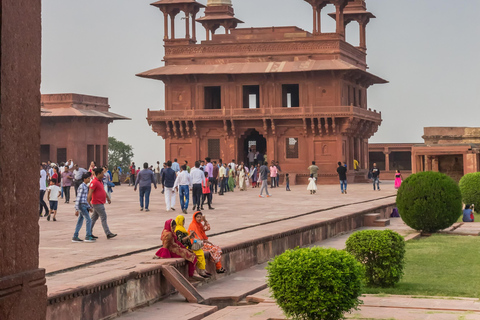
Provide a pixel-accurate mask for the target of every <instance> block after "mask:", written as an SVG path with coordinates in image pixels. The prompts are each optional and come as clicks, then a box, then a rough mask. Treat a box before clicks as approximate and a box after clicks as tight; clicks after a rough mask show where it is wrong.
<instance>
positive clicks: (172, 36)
mask: <svg viewBox="0 0 480 320" xmlns="http://www.w3.org/2000/svg"><path fill="white" fill-rule="evenodd" d="M175 16H176V14H173V13H170V29H171V30H170V32H171V35H170V39H175Z"/></svg>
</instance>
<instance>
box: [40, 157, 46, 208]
mask: <svg viewBox="0 0 480 320" xmlns="http://www.w3.org/2000/svg"><path fill="white" fill-rule="evenodd" d="M46 191H47V172H46V171H45V170H44V169H43V166H42V164H40V212H39V215H40V217H41V216H42V212H43V209H44V208H45V216H48V206H47V203H46V202H45V200H43V198H44V197H45V192H46Z"/></svg>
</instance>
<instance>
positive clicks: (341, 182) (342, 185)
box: [340, 180, 347, 192]
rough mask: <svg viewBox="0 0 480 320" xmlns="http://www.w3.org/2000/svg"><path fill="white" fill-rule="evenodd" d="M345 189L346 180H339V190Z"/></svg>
mask: <svg viewBox="0 0 480 320" xmlns="http://www.w3.org/2000/svg"><path fill="white" fill-rule="evenodd" d="M344 189H345V191H347V180H340V190H342V192H343V190H344Z"/></svg>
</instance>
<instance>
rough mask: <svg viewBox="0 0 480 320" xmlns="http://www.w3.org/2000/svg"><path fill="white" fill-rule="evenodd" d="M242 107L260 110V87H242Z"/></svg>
mask: <svg viewBox="0 0 480 320" xmlns="http://www.w3.org/2000/svg"><path fill="white" fill-rule="evenodd" d="M243 107H244V108H248V109H257V108H260V86H243Z"/></svg>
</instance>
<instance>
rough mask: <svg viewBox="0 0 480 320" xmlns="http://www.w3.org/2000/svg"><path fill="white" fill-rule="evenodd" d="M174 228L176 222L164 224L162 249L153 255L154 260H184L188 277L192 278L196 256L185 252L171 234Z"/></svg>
mask: <svg viewBox="0 0 480 320" xmlns="http://www.w3.org/2000/svg"><path fill="white" fill-rule="evenodd" d="M175 227H176V222H175V220H173V219H170V220H167V221H166V222H165V227H164V229H163V232H162V238H161V239H162V248H160V250H158V251H157V253H155V257H154V258H157V259H158V258H164V259H169V258H184V259H185V260H187V262H188V275H189V277H193V274H194V273H195V264H196V263H197V257H196V255H195V254H194V253H193V252H191V251H189V250H187V249H186V248H185V247H184V246H183V245H182V244H181V243H180V242H179V241H178V239H177V236H176V235H175V233H174V232H173V230H175Z"/></svg>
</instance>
